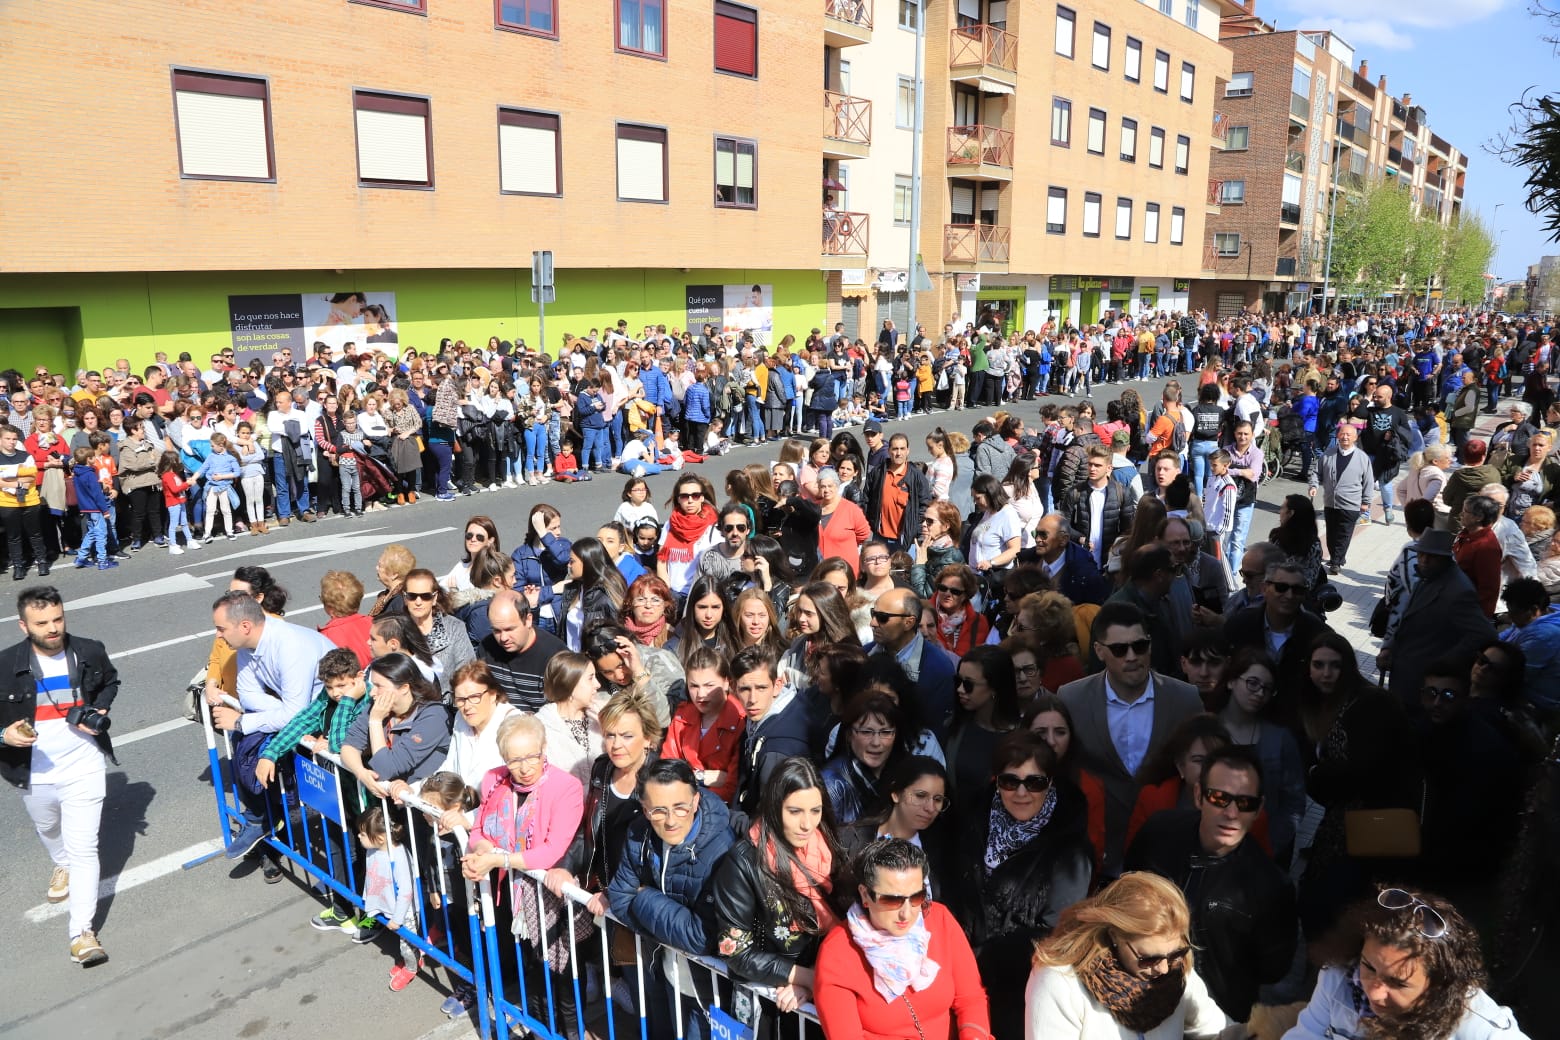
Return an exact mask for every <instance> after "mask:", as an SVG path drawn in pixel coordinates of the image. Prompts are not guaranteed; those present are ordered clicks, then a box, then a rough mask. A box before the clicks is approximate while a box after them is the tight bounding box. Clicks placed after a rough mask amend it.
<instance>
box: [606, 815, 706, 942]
mask: <svg viewBox="0 0 1560 1040" xmlns="http://www.w3.org/2000/svg"><path fill="white" fill-rule="evenodd" d="M733 841H735V838H734V836H733V835H732V831H731V814H730V813H729V812H727V810H726V806H725V805H724V804H723V803H722V802H721V800H720V799H719V798H716V797H715V796H714V795H713V794H711V793H710V792H708V791H705V792H704V795H703V797H701V798H700V799H699V812H698V815H697V816H696V817H695V818H694V823H693V827H692V829H691V830H690V832H689V834H688V837H687V838H685V839H684V840H683V842H682V844H680V845H673V846H671V848H670V849H668V848H667V847H666V846H664V845H663V844H662V843H661V839H660V838H657V837H656V836H655V831H654V830H652V829H651V827H650V821H649V820H647V819H645V818H643V817H639V818H637V819H635V820H634V822H633V823H631V824H630V825H629V828H628V841H627V843H626V844H625V845H624V847H623V858H622V860H621V861H619V863H618V869H617V873H616V874H615V875H613V878H612V883H611V884H610V885H608V886H607V898H608V901H609V902H610V903H611V906H612V915H613V916H614V917H616V918H617V919H618V920H620V921H622V922H624V923H625V924H627V925H628V926H629V927H630V928H633V929H634V930H635V931H638V932H642V933H643V934H645V935H647V936H649V937H650V938H651V939H653V940H655V941H656V942H659V943H664V944H666V945H667V946H670V947H672V948H673V949H677V950H681V951H683V952H684V953H693V954H700V955H702V954H707V953H710V952H711V951H712V950H713V948H714V947H713V944H712V943H711V941H710V939H711V937H712V936H713V935H714V927H713V925H712V921H711V918H712V915H713V913H714V901H715V897H714V895H713V894H712V893H711V891H710V888H711V883H712V882H713V881H714V878H715V867H716V865H717V864H719V863H720V861H721V857H723V856H725V854H726V850H727V849H729V848H731V845H732V842H733Z"/></svg>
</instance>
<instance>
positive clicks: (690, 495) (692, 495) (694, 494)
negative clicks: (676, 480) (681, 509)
mask: <svg viewBox="0 0 1560 1040" xmlns="http://www.w3.org/2000/svg"><path fill="white" fill-rule="evenodd" d="M703 497H704V492H702V491H690V492H687V493H686V494H685V493H682V492H678V495H677V501H679V502H697V501H698V500H699V499H701V498H703Z"/></svg>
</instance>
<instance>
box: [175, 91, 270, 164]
mask: <svg viewBox="0 0 1560 1040" xmlns="http://www.w3.org/2000/svg"><path fill="white" fill-rule="evenodd" d="M173 103H174V117H175V120H176V130H177V136H178V145H179V172H180V174H182V175H183V176H185V177H194V178H203V179H213V180H244V181H251V180H253V181H264V180H271V179H272V178H273V177H274V176H275V174H274V165H275V164H274V162H273V157H272V144H271V98H270V88H269V87H268V86H267V85H266V82H265V81H264V80H259V79H245V78H243V77H241V76H219V75H212V74H209V73H200V72H183V71H175V72H174V74H173Z"/></svg>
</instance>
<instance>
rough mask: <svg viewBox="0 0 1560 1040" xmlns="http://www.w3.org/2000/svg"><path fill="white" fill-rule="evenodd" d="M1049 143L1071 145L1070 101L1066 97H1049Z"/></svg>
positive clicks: (1064, 146) (1065, 146) (1066, 146)
mask: <svg viewBox="0 0 1560 1040" xmlns="http://www.w3.org/2000/svg"><path fill="white" fill-rule="evenodd" d="M1051 143H1052V144H1059V145H1061V146H1062V147H1063V148H1068V147H1070V146H1071V145H1072V102H1071V101H1068V100H1067V99H1066V98H1052V99H1051Z"/></svg>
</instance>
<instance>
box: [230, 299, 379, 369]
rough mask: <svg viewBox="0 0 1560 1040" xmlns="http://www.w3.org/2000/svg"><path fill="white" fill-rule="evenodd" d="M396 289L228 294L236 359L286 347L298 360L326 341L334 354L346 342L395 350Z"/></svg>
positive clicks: (267, 355) (358, 348)
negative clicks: (388, 290) (386, 290)
mask: <svg viewBox="0 0 1560 1040" xmlns="http://www.w3.org/2000/svg"><path fill="white" fill-rule="evenodd" d="M395 313H396V308H395V293H387V292H338V293H271V294H267V295H262V296H229V297H228V324H229V328H230V331H231V334H232V337H233V351H234V353H235V354H236V358H235V360H237V362H238V363H239V364H240V365H244V364H247V363H248V362H250V361H252V360H254V359H255V358H259V359H260V360H261V361H264V362H266V363H270V360H271V355H272V354H273V353H275V352H276V351H278V350H281V349H283V348H286V349H288V350H291V351H292V359H293V362H294V363H295V364H300V365H301V364H303V363H304V362H305V361H306V360H308V358H309V357H310V356H311V355H312V354H313V353H314V344H316V343H324V344H326V345H328V346H329V347H330V348H331V351H332V353H333V354H334V353H336V352H338V351H339V350H341V349H343V348H345V346H346V345H347V344H348V343H351V344H352V345H353V350H354V351H361V350H363V348H364V347H367V348H369V349H371V350H384V351H386V352H388V353H391V354H394V353H396V352H397V351H396V348H397V345H398V344H399V342H400V337H399V336H397V334H396V330H395Z"/></svg>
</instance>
